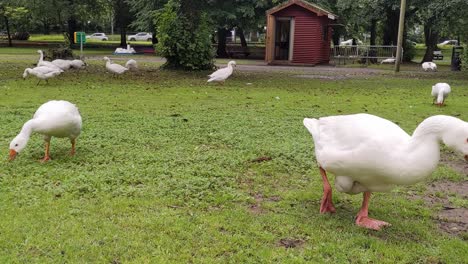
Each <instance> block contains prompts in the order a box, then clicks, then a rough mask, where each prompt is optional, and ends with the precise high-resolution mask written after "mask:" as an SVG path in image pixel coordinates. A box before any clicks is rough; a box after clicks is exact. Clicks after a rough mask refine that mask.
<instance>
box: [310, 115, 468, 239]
mask: <svg viewBox="0 0 468 264" xmlns="http://www.w3.org/2000/svg"><path fill="white" fill-rule="evenodd" d="M304 125H305V127H306V128H307V130H308V131H309V132H310V134H311V135H312V138H313V141H314V145H315V156H316V159H317V162H318V166H319V169H320V174H321V176H322V181H323V191H324V193H323V197H322V202H321V205H320V213H322V214H323V213H334V212H335V207H334V205H333V202H332V189H331V186H330V183H329V182H328V178H327V171H328V172H331V173H333V174H334V175H335V187H336V189H337V190H338V191H339V192H345V193H348V194H358V193H363V194H364V196H363V198H364V199H363V202H362V207H361V210H360V211H359V213H358V215H357V217H356V224H357V225H358V226H361V227H365V228H369V229H374V230H379V229H381V228H382V227H384V226H388V225H390V224H388V223H386V222H384V221H379V220H375V219H372V218H370V217H369V216H368V209H369V200H370V197H371V193H372V192H388V191H390V190H392V189H393V188H395V187H396V186H398V185H411V184H415V183H417V182H420V181H423V180H424V179H426V178H427V177H429V176H430V175H431V174H432V172H433V171H434V170H435V169H436V168H437V164H438V163H439V159H440V146H439V143H440V142H443V143H444V144H445V145H447V146H448V147H449V148H451V149H454V150H456V151H458V152H460V153H462V155H464V157H465V160H466V161H468V123H467V122H465V121H462V120H460V119H458V118H455V117H451V116H444V115H438V116H432V117H429V118H427V119H426V120H424V121H423V122H422V123H421V124H419V126H418V127H417V128H416V130H415V131H414V133H413V135H412V136H410V135H408V134H407V133H406V132H405V131H403V130H402V129H401V128H400V127H399V126H397V125H396V124H394V123H392V122H390V121H388V120H386V119H383V118H380V117H377V116H374V115H369V114H356V115H343V116H329V117H323V118H319V119H309V118H305V119H304Z"/></svg>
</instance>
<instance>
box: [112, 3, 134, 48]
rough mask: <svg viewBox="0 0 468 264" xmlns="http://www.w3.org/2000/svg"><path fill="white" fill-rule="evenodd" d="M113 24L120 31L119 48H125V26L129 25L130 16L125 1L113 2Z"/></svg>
mask: <svg viewBox="0 0 468 264" xmlns="http://www.w3.org/2000/svg"><path fill="white" fill-rule="evenodd" d="M113 7H114V15H115V24H116V25H117V27H118V28H119V30H120V46H121V47H126V46H127V36H126V35H127V26H128V25H129V24H130V23H131V20H132V14H131V13H130V11H129V10H130V7H129V5H128V3H127V2H126V1H125V0H113Z"/></svg>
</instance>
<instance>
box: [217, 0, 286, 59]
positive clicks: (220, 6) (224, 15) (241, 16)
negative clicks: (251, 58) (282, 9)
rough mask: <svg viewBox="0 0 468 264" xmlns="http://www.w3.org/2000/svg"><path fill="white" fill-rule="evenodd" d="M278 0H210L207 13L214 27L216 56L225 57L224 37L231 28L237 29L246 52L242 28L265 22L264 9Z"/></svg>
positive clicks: (251, 27) (245, 28) (253, 27)
mask: <svg viewBox="0 0 468 264" xmlns="http://www.w3.org/2000/svg"><path fill="white" fill-rule="evenodd" d="M275 3H278V1H271V0H236V1H224V0H212V1H210V4H209V9H208V10H209V14H210V18H211V20H212V21H213V23H214V25H215V27H216V33H217V39H218V48H217V52H216V53H217V55H218V57H227V56H228V54H227V52H226V37H227V34H228V33H229V31H230V30H231V29H233V28H237V29H238V33H239V35H240V38H241V45H242V47H243V48H244V51H245V53H246V54H247V53H248V50H247V42H246V41H245V37H244V34H243V33H244V30H249V29H258V28H259V26H260V25H264V24H265V20H266V18H265V11H266V10H267V9H268V8H270V7H272V6H273V5H274V4H275Z"/></svg>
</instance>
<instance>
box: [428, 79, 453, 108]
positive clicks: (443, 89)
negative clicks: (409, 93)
mask: <svg viewBox="0 0 468 264" xmlns="http://www.w3.org/2000/svg"><path fill="white" fill-rule="evenodd" d="M450 92H451V89H450V85H448V84H447V83H437V84H436V85H434V86H432V96H433V97H434V101H433V102H432V103H433V104H436V105H438V106H443V105H444V102H445V99H446V98H447V97H448V95H449V93H450Z"/></svg>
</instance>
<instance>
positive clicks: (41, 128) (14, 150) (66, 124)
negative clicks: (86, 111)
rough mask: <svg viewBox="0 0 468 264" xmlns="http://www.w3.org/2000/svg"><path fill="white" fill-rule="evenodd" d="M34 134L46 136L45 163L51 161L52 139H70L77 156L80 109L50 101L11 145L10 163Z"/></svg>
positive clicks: (65, 102)
mask: <svg viewBox="0 0 468 264" xmlns="http://www.w3.org/2000/svg"><path fill="white" fill-rule="evenodd" d="M33 132H37V133H39V134H43V135H44V140H45V142H46V148H45V156H44V158H43V159H42V161H43V162H45V161H48V160H50V156H49V147H50V139H51V137H59V138H64V137H68V138H69V139H70V141H71V144H72V150H71V155H74V154H75V142H76V138H77V137H78V136H79V135H80V133H81V116H80V112H79V111H78V108H77V107H76V106H75V105H74V104H72V103H70V102H67V101H49V102H47V103H45V104H43V105H41V106H40V107H39V108H38V109H37V111H36V113H35V114H34V116H33V118H32V119H31V120H29V121H27V122H26V123H24V125H23V128H22V129H21V132H20V133H19V134H18V135H17V136H16V137H15V138H14V139H13V140H12V141H11V143H10V161H11V160H14V159H15V157H16V155H17V154H18V153H19V152H21V151H22V150H23V149H24V148H25V147H26V144H27V143H28V140H29V138H30V136H31V134H32V133H33Z"/></svg>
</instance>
